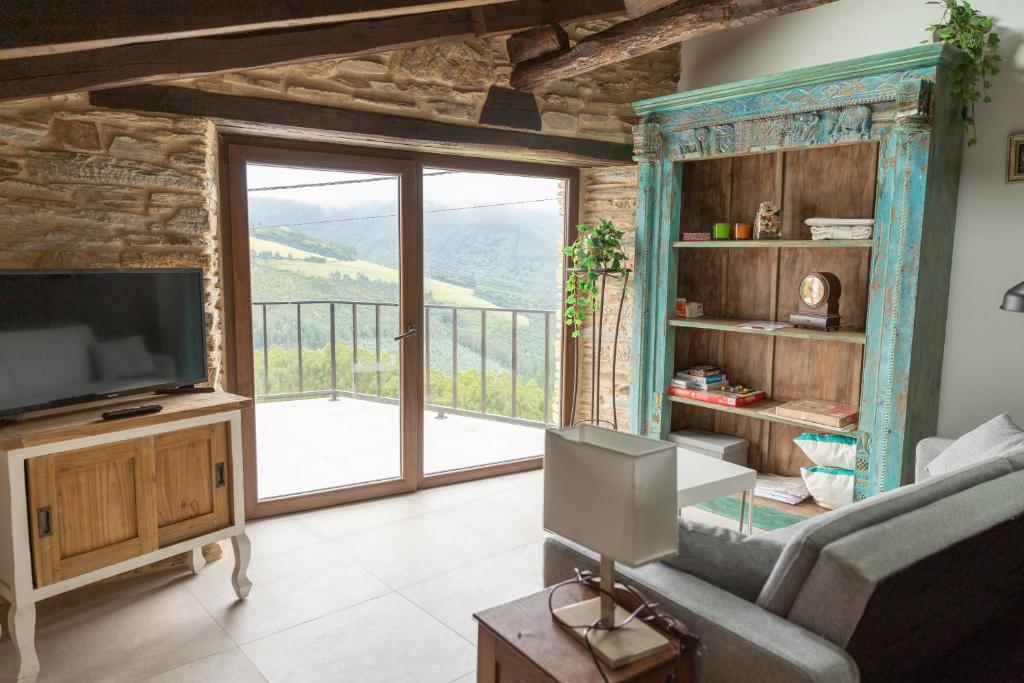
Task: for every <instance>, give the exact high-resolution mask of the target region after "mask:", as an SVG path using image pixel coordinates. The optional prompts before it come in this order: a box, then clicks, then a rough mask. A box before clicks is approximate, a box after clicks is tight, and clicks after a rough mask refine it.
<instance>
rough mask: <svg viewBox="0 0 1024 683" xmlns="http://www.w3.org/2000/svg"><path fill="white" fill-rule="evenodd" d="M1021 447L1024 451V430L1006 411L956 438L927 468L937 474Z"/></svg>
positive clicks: (1017, 450)
mask: <svg viewBox="0 0 1024 683" xmlns="http://www.w3.org/2000/svg"><path fill="white" fill-rule="evenodd" d="M1021 451H1024V430H1022V429H1021V428H1020V427H1018V426H1017V425H1015V424H1014V423H1013V420H1011V419H1010V416H1009V415H1007V414H1006V413H1003V414H1002V415H998V416H996V417H994V418H992V419H991V420H989V421H988V422H986V423H985V424H983V425H981V426H979V427H976V428H975V429H973V430H971V431H969V432H967V433H966V434H964V435H963V436H961V437H960V438H959V439H957V440H956V441H954V442H953V443H952V444H950V445H949V446H948V447H947V448H946V449H945V450H944V451H942V453H940V454H939V455H938V457H936V458H935V459H934V460H932V461H931V462H930V463H928V466H927V467H925V470H927V472H928V474H930V475H931V476H933V477H934V476H938V475H940V474H945V473H947V472H952V471H953V470H957V469H961V468H963V467H968V466H970V465H975V464H977V463H979V462H982V461H984V460H991V459H992V458H999V457H1005V456H1008V455H1011V454H1013V453H1018V452H1021Z"/></svg>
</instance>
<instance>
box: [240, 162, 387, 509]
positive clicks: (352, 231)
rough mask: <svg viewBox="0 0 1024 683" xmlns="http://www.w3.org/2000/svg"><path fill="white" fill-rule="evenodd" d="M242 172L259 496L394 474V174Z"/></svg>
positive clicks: (262, 169)
mask: <svg viewBox="0 0 1024 683" xmlns="http://www.w3.org/2000/svg"><path fill="white" fill-rule="evenodd" d="M247 174H248V199H249V201H248V205H249V244H250V264H251V276H252V301H253V360H254V370H255V378H256V383H255V386H256V457H257V480H258V491H259V498H260V499H261V500H265V499H267V498H274V497H279V496H288V495H296V494H301V493H307V492H313V491H321V490H324V489H332V488H339V487H343V486H353V485H358V484H363V483H368V482H372V481H379V480H382V479H393V478H397V477H399V476H401V453H400V443H401V423H400V420H399V409H398V397H399V391H398V387H399V374H398V349H397V346H396V342H394V341H393V338H394V336H395V335H396V334H398V270H397V269H398V179H397V178H396V177H394V176H385V175H367V174H362V173H344V172H338V171H314V170H309V169H302V168H281V167H273V166H259V165H254V164H250V165H249V166H248V167H247Z"/></svg>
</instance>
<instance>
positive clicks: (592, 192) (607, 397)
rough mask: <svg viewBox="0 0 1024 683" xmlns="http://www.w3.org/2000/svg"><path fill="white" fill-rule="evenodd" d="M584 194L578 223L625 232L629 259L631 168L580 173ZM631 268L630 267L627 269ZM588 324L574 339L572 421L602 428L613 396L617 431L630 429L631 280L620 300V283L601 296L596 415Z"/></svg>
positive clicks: (633, 221)
mask: <svg viewBox="0 0 1024 683" xmlns="http://www.w3.org/2000/svg"><path fill="white" fill-rule="evenodd" d="M582 185H583V193H582V197H581V203H582V207H581V211H580V220H581V221H583V222H584V223H594V222H596V221H597V219H599V218H608V219H611V221H612V222H614V223H615V226H616V227H617V228H618V229H619V230H622V231H623V232H625V233H626V234H625V235H624V236H623V238H622V243H623V247H624V250H625V252H626V253H627V254H630V255H632V254H633V249H634V246H635V243H636V188H637V172H636V167H634V166H615V167H610V168H593V169H587V170H585V171H583V174H582ZM629 265H630V267H632V263H630V264H629ZM620 298H621V299H622V317H621V322H620V324H619V326H618V330H619V338H618V345H617V346H616V345H615V329H616V325H615V323H616V318H617V313H618V305H619V300H620ZM592 322H594V320H593V319H590V320H588V323H587V324H586V325H585V326H584V329H583V330H582V331H581V332H580V337H579V340H580V341H579V374H578V389H577V398H576V420H586V419H592V418H596V417H599V418H600V419H601V420H602V422H601V425H602V426H605V427H607V426H609V425H608V424H607V423H606V422H604V421H605V420H607V421H612V414H613V411H612V396H613V394H614V397H615V411H614V414H615V415H616V416H617V417H618V427H619V429H620V430H623V431H626V430H628V429H629V400H630V376H631V372H630V367H631V364H632V362H633V349H632V345H631V341H632V336H633V335H632V331H633V284H632V277H631V278H630V280H629V282H628V283H627V284H626V292H625V296H624V297H623V296H622V285H621V282H618V281H611V280H609V283H608V286H607V288H606V290H605V308H604V325H603V327H602V329H601V344H600V347H599V349H600V365H601V368H600V369H601V372H600V379H601V382H600V393H599V394H598V401H597V406H596V408H597V409H594V407H595V406H594V405H593V401H592V400H591V393H590V390H591V386H592V379H593V370H594V368H595V365H596V364H595V362H594V361H593V360H592V358H593V355H592V354H593V350H594V343H593V336H592V333H593V331H594V330H593V326H592V325H591V324H590V323H592ZM613 353H614V354H615V356H616V367H615V376H614V378H613V377H612V356H613Z"/></svg>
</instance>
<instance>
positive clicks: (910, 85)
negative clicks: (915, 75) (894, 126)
mask: <svg viewBox="0 0 1024 683" xmlns="http://www.w3.org/2000/svg"><path fill="white" fill-rule="evenodd" d="M933 89H934V84H933V83H932V81H929V80H925V79H912V80H906V81H903V82H901V83H900V84H899V87H898V88H897V90H896V122H897V123H898V124H900V125H902V126H922V127H930V126H931V125H932V109H933V107H934V106H935V97H934V93H933Z"/></svg>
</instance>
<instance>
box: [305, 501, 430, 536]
mask: <svg viewBox="0 0 1024 683" xmlns="http://www.w3.org/2000/svg"><path fill="white" fill-rule="evenodd" d="M428 512H430V508H429V507H428V506H426V505H424V504H423V503H422V502H421V501H420V499H418V498H416V497H414V495H405V496H394V497H391V498H383V499H381V500H371V501H367V502H365V503H351V504H349V505H339V506H337V507H332V508H324V509H322V510H312V511H310V512H303V513H300V514H297V515H293V516H292V517H291V519H292V520H293V521H295V522H296V523H298V524H300V525H301V526H302V527H303V528H304V529H306V530H307V531H309V532H310V533H311V534H313V535H314V536H316V537H317V538H320V539H322V540H325V541H326V540H331V539H335V538H338V537H340V536H345V535H347V534H353V533H356V532H358V531H365V530H366V529H372V528H374V527H378V526H383V525H385V524H390V523H391V522H397V521H399V520H402V519H408V518H409V517H415V516H417V515H423V514H426V513H428Z"/></svg>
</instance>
